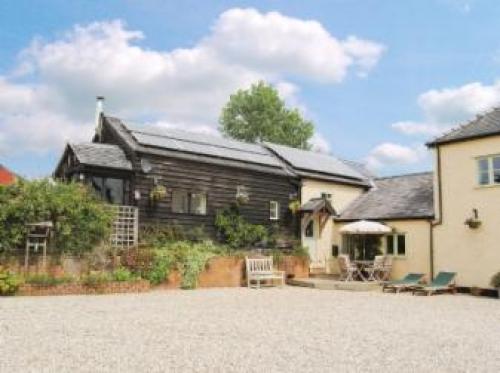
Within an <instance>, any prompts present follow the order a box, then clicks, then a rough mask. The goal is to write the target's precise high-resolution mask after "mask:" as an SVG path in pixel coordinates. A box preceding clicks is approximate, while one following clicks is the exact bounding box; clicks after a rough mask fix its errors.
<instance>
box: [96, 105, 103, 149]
mask: <svg viewBox="0 0 500 373" xmlns="http://www.w3.org/2000/svg"><path fill="white" fill-rule="evenodd" d="M103 112H104V97H103V96H97V97H96V105H95V133H96V137H97V139H98V141H101V132H102V124H101V116H102V114H103Z"/></svg>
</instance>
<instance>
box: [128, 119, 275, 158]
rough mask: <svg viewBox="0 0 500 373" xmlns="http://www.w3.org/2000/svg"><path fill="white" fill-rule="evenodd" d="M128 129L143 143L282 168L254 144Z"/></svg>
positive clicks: (163, 130)
mask: <svg viewBox="0 0 500 373" xmlns="http://www.w3.org/2000/svg"><path fill="white" fill-rule="evenodd" d="M130 130H131V133H132V136H133V137H134V138H135V140H136V141H137V142H138V143H139V144H141V145H143V146H150V147H156V148H162V149H169V150H175V151H181V152H187V153H193V154H202V155H206V156H211V157H217V158H224V159H230V160H237V161H242V162H246V163H256V164H261V165H266V166H273V167H282V165H281V163H280V161H279V160H278V159H276V157H275V156H274V155H273V154H272V153H271V152H270V151H269V150H268V149H266V148H265V147H263V146H261V145H258V144H248V143H244V142H239V141H234V140H227V139H224V138H219V137H215V136H210V135H205V134H200V133H191V132H184V131H177V130H167V129H157V128H154V129H153V130H152V129H130Z"/></svg>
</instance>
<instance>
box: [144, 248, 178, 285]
mask: <svg viewBox="0 0 500 373" xmlns="http://www.w3.org/2000/svg"><path fill="white" fill-rule="evenodd" d="M173 266H174V257H173V255H172V253H171V252H168V251H164V250H155V251H154V255H153V263H152V266H151V268H150V270H149V271H148V272H147V273H146V278H147V279H148V280H149V282H151V283H152V284H153V285H158V284H161V283H162V282H163V281H165V280H166V278H167V277H168V275H169V274H170V270H171V269H172V267H173Z"/></svg>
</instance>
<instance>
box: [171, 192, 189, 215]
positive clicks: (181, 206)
mask: <svg viewBox="0 0 500 373" xmlns="http://www.w3.org/2000/svg"><path fill="white" fill-rule="evenodd" d="M172 212H177V213H180V214H187V213H188V212H189V196H188V193H187V192H184V191H181V190H174V191H172Z"/></svg>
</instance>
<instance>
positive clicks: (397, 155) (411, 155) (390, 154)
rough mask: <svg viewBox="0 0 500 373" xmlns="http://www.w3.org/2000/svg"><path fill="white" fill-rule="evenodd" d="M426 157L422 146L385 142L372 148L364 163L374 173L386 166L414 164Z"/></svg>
mask: <svg viewBox="0 0 500 373" xmlns="http://www.w3.org/2000/svg"><path fill="white" fill-rule="evenodd" d="M426 156H427V151H426V149H425V147H423V145H414V146H404V145H400V144H395V143H391V142H385V143H382V144H379V145H377V146H376V147H375V148H373V149H372V150H371V151H370V153H369V154H368V156H367V157H366V158H365V159H364V161H365V162H366V166H367V167H368V168H369V169H370V170H372V171H375V170H380V169H381V168H383V167H387V166H398V165H409V164H416V163H419V162H421V161H422V160H423V159H425V157H426Z"/></svg>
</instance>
